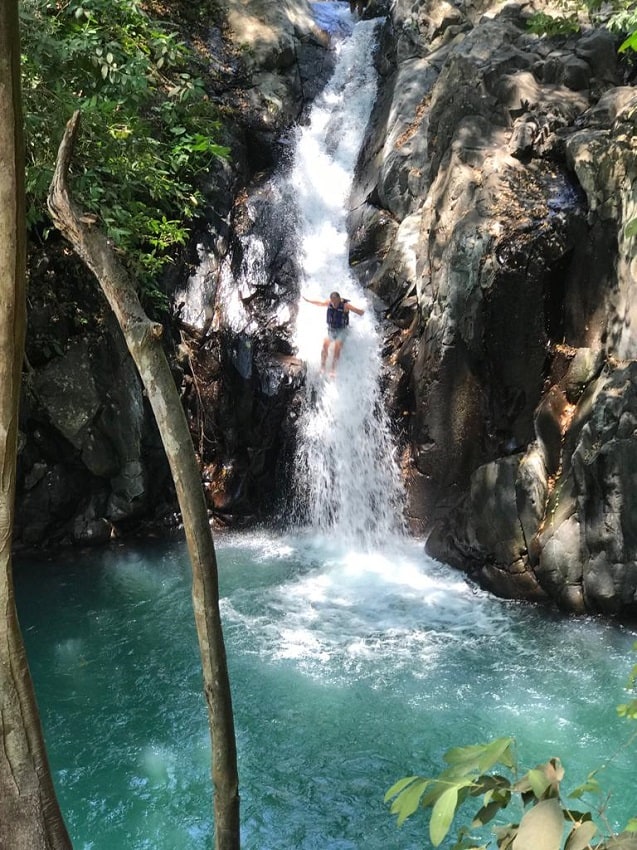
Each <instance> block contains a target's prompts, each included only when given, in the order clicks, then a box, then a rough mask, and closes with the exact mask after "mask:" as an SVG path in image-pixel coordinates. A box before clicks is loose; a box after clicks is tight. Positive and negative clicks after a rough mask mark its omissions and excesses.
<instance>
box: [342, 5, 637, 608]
mask: <svg viewBox="0 0 637 850" xmlns="http://www.w3.org/2000/svg"><path fill="white" fill-rule="evenodd" d="M531 10H532V7H530V6H524V5H519V4H506V5H501V6H498V7H495V8H488V9H487V8H485V7H483V8H479V7H476V6H475V5H474V6H471V5H466V6H463V7H460V6H452V5H449V4H444V3H426V2H423V3H413V2H411V3H406V2H405V3H403V2H400V0H397V2H395V3H394V4H392V7H391V13H390V17H389V20H388V24H387V26H386V29H385V34H384V39H383V43H382V46H381V52H380V56H379V68H380V72H381V74H382V77H383V84H382V96H381V98H380V100H379V103H378V107H377V111H376V115H375V118H374V122H373V127H372V128H371V132H370V136H369V141H368V145H367V149H366V151H365V153H364V156H363V161H362V163H361V167H360V175H359V183H358V189H357V191H356V193H355V195H354V197H353V198H352V216H351V218H352V229H353V256H354V258H355V260H356V261H357V262H358V264H359V265H358V268H360V270H361V271H360V273H361V275H363V276H364V278H365V279H366V280H367V282H368V285H369V287H370V289H371V290H372V291H373V292H375V293H376V294H377V295H378V296H380V297H381V298H382V299H383V301H384V302H385V304H386V306H387V310H386V313H385V315H386V322H387V325H386V334H387V349H386V350H387V354H388V364H389V365H390V369H391V379H390V387H391V393H392V396H393V397H394V399H395V416H394V419H395V421H400V422H401V427H402V431H403V434H404V438H405V474H406V477H407V480H408V482H409V494H410V505H409V513H410V516H411V518H412V522H413V524H414V525H415V526H416V527H417V528H418V529H419V530H421V531H426V532H428V533H429V536H428V541H427V549H428V551H429V552H430V553H431V554H433V555H434V556H435V557H438V558H440V559H441V560H444V561H446V562H448V563H452V564H456V565H457V566H459V567H461V568H462V569H465V570H467V571H468V572H470V573H471V575H473V576H474V577H475V578H477V579H478V580H479V581H480V583H481V584H483V585H484V586H487V587H489V588H490V589H492V590H494V591H496V592H497V593H499V594H501V595H505V596H512V597H522V598H527V599H543V598H546V597H547V596H548V597H550V598H552V599H555V600H557V601H558V603H559V604H560V605H562V606H563V607H564V608H566V609H568V610H571V611H578V612H581V611H585V610H595V611H604V612H606V613H622V614H623V615H626V616H632V615H634V614H635V613H637V595H636V591H637V583H636V579H637V572H636V570H637V563H636V561H635V542H636V539H635V530H634V521H635V520H634V518H635V517H637V513H636V509H637V503H636V502H635V495H634V494H635V489H634V486H633V481H634V473H635V470H636V469H637V467H636V465H635V464H636V462H637V441H635V436H636V434H635V431H634V425H635V407H634V402H633V396H634V392H633V389H632V387H633V385H634V384H633V380H632V378H633V374H634V372H633V369H634V364H633V363H632V362H631V361H632V359H633V358H634V350H635V334H634V330H633V321H632V320H633V315H632V311H633V309H634V308H633V307H632V306H631V299H630V296H629V292H630V291H631V288H632V287H633V286H634V280H635V277H634V275H635V271H636V269H637V260H636V259H635V240H634V236H632V235H630V234H631V230H630V228H627V226H626V225H627V224H628V222H629V221H631V220H632V219H633V218H634V216H635V208H636V199H637V196H636V194H635V178H636V174H637V172H636V169H635V166H636V159H635V157H636V153H637V147H636V144H635V129H636V125H635V122H636V120H637V97H636V90H635V89H634V88H633V87H632V86H630V85H625V84H624V83H625V80H624V79H623V76H622V75H623V73H624V72H623V69H622V68H621V67H620V64H619V62H618V57H617V52H616V51H617V46H618V41H616V40H615V39H614V38H613V37H612V35H610V34H609V33H608V32H607V31H605V30H604V29H598V30H594V29H590V28H589V29H587V28H584V29H583V31H582V33H581V34H578V35H577V36H575V37H571V38H569V39H566V38H560V39H547V38H539V37H537V36H535V35H532V34H531V33H530V32H529V30H528V28H527V26H526V23H527V19H528V15H529V12H530V11H531ZM371 234H373V242H374V244H373V246H372V247H371V250H370V235H371ZM401 415H402V420H401V419H400V417H401Z"/></svg>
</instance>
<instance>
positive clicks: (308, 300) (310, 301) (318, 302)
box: [301, 295, 330, 307]
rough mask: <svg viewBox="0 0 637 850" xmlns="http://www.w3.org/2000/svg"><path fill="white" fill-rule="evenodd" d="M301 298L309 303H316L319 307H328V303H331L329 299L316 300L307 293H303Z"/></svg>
mask: <svg viewBox="0 0 637 850" xmlns="http://www.w3.org/2000/svg"><path fill="white" fill-rule="evenodd" d="M301 298H302V299H303V300H304V301H307V303H308V304H316V306H317V307H327V305H328V304H329V303H330V302H329V300H328V299H326V300H325V301H314V300H313V299H312V298H306V297H305V295H302V296H301Z"/></svg>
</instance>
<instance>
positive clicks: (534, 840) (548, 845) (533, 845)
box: [512, 798, 564, 850]
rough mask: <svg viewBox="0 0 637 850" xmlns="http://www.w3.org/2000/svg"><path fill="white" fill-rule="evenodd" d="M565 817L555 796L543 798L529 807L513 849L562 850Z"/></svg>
mask: <svg viewBox="0 0 637 850" xmlns="http://www.w3.org/2000/svg"><path fill="white" fill-rule="evenodd" d="M563 832H564V818H563V817H562V807H561V806H560V804H559V801H558V800H556V799H555V798H553V799H551V800H542V801H541V802H539V803H538V804H537V805H536V806H533V808H532V809H529V810H528V811H527V812H526V814H525V815H524V817H523V818H522V820H521V821H520V826H519V829H518V834H517V835H516V837H515V840H514V841H513V844H512V850H560V848H561V846H562V834H563Z"/></svg>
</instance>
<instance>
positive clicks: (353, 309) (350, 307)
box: [345, 301, 365, 316]
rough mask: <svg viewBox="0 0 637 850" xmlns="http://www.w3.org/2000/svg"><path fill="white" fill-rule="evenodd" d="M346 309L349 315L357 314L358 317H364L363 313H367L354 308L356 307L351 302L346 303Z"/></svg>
mask: <svg viewBox="0 0 637 850" xmlns="http://www.w3.org/2000/svg"><path fill="white" fill-rule="evenodd" d="M345 309H346V310H347V312H348V313H349V312H350V311H351V312H352V313H356V314H357V315H358V316H362V315H363V313H364V312H365V311H364V310H362V309H361V308H360V307H354V305H353V304H350V303H349V301H347V302H346V304H345Z"/></svg>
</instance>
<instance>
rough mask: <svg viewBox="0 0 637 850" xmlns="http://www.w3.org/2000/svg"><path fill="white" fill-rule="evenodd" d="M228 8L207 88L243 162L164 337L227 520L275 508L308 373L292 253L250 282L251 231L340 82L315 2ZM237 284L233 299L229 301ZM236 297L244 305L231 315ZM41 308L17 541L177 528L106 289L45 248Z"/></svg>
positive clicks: (280, 251)
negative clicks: (324, 96)
mask: <svg viewBox="0 0 637 850" xmlns="http://www.w3.org/2000/svg"><path fill="white" fill-rule="evenodd" d="M219 14H220V16H219V19H218V20H217V21H216V22H215V23H214V24H211V25H210V30H209V32H208V47H209V51H210V53H209V55H210V66H211V79H210V85H211V95H212V96H214V97H215V99H216V100H217V101H218V102H219V104H220V106H222V107H224V108H225V110H226V113H225V114H226V115H228V116H230V117H228V118H227V120H226V123H225V126H224V132H225V134H226V138H225V139H224V141H225V143H226V144H227V145H228V146H229V147H230V148H231V150H232V156H231V158H230V160H229V163H231V164H229V163H222V162H217V163H215V165H214V167H213V172H212V173H211V175H210V177H209V188H208V202H209V227H208V229H207V230H206V231H205V232H203V233H200V234H197V239H196V241H195V242H194V243H193V245H192V246H191V251H190V256H187V257H185V263H184V264H182V265H181V266H180V267H179V268H180V269H182V270H183V268H184V267H191V268H193V269H194V271H193V273H192V274H191V275H190V276H188V275H184V274H181V275H177V276H176V280H174V281H167V289H168V291H169V292H172V301H173V305H174V313H175V318H174V323H173V324H170V323H169V322H167V323H166V328H165V330H166V334H165V337H166V340H167V349H168V353H169V356H170V357H171V359H172V361H173V365H174V374H175V379H176V381H178V382H179V383H181V384H182V385H183V398H184V404H185V407H186V410H187V413H188V415H189V417H190V422H191V426H192V432H193V438H194V439H195V444H196V448H197V449H198V451H199V454H200V457H201V461H202V468H203V473H204V482H205V486H206V489H207V492H208V495H209V499H210V507H211V509H212V510H213V511H214V512H215V514H216V516H217V517H218V518H219V519H222V520H223V521H228V522H229V521H241V520H244V521H245V520H247V519H249V518H253V517H255V516H259V515H261V514H262V513H265V512H267V511H268V510H272V508H273V494H274V492H275V489H276V484H277V480H276V476H275V474H274V470H275V468H276V467H277V462H278V461H279V460H280V457H279V456H280V454H281V451H282V445H283V443H284V441H285V439H286V437H287V436H288V435H287V432H286V427H287V426H286V423H287V422H288V421H290V420H289V417H288V414H289V410H290V406H291V404H292V400H293V396H294V391H295V389H296V388H297V387H298V386H299V383H300V382H301V381H302V379H303V369H302V366H301V364H299V363H298V362H297V361H296V360H295V358H294V357H293V356H292V351H291V348H290V345H289V338H290V334H291V317H292V313H291V310H290V309H287V310H286V308H285V307H284V302H286V301H290V299H291V297H292V296H291V289H290V288H291V287H293V286H295V285H296V284H295V278H293V270H290V269H287V268H286V260H285V246H284V245H283V244H281V243H278V244H277V242H276V240H275V239H273V238H272V234H271V233H269V234H267V238H266V235H265V234H262V235H261V243H262V244H263V245H266V246H267V250H268V251H271V254H269V255H268V256H267V257H266V258H265V260H266V263H267V264H268V265H269V266H270V271H269V272H266V276H265V277H264V279H263V280H260V281H257V282H256V283H254V284H253V283H252V282H251V281H252V275H251V271H252V264H253V261H254V251H255V250H256V249H255V245H257V244H258V239H259V237H258V234H257V238H256V239H253V240H251V241H250V242H247V241H246V240H245V239H244V234H245V232H246V231H247V230H248V229H249V226H250V223H251V222H254V221H255V220H256V219H257V218H259V216H260V214H261V212H262V208H263V193H264V191H265V190H264V188H263V187H264V182H265V178H264V176H263V174H264V171H271V170H272V169H273V168H274V167H275V166H276V164H277V163H278V162H279V160H280V158H281V156H282V155H284V154H285V152H286V150H287V147H286V145H285V143H284V142H285V138H284V136H285V132H286V131H287V130H288V129H289V128H290V127H291V125H292V124H293V123H294V122H296V121H298V120H300V119H301V118H302V115H303V111H304V109H305V108H306V106H307V104H308V103H309V102H311V100H312V98H313V97H314V96H315V95H316V93H317V92H318V91H320V89H321V87H322V86H323V85H324V83H325V81H326V79H327V78H328V77H329V74H330V72H331V68H332V66H333V55H332V52H331V50H330V39H329V35H328V34H327V33H326V32H324V31H323V30H322V29H321V28H320V27H319V26H318V25H317V23H316V22H315V19H314V15H313V14H312V11H311V8H310V5H309V3H308V2H307V0H282V2H279V3H271V2H264V0H249V2H245V0H241V2H238V0H222V2H221V3H220V4H219ZM283 238H284V234H281V239H283ZM251 252H252V253H251ZM277 264H278V265H277ZM272 269H275V270H276V275H277V280H278V284H277V287H278V290H277V292H276V293H274V295H273V294H272V293H270V292H269V285H270V282H271V275H272V273H273V272H272ZM235 283H237V287H235ZM229 287H230V288H235V289H236V293H235V296H234V297H232V298H230V297H229V298H227V299H226V296H227V295H228V292H227V290H228V288H229ZM52 293H54V295H53V302H52ZM225 300H227V301H228V303H232V304H234V306H235V307H236V311H235V313H236V315H234V316H233V317H231V320H228V316H227V315H224V314H223V309H222V308H221V307H220V304H221V303H222V302H223V301H225ZM30 302H31V305H30V306H31V310H30V317H29V337H28V340H27V361H28V373H27V375H26V378H25V392H24V400H23V404H22V410H21V433H20V454H19V460H18V464H19V468H18V481H19V483H18V497H17V506H16V507H17V510H16V529H15V537H16V542H17V543H18V545H27V546H34V547H36V546H48V545H56V544H60V543H62V544H73V543H74V544H88V543H103V542H105V541H107V540H108V539H109V538H111V537H112V536H117V535H119V534H123V533H125V532H127V530H129V529H135V528H137V527H138V526H139V525H140V523H142V524H143V523H145V522H148V521H152V523H153V525H154V526H155V527H156V525H157V523H158V522H159V523H163V522H164V520H165V522H166V523H167V524H168V525H172V524H174V521H175V510H176V506H175V500H174V494H173V489H172V484H171V481H170V475H169V472H168V468H167V464H166V461H165V458H164V454H163V450H162V448H161V444H160V441H159V438H158V434H157V432H156V428H155V426H154V422H153V419H152V414H150V412H149V410H148V407H147V405H146V402H145V400H144V397H143V393H142V388H141V384H140V382H139V379H138V377H137V375H136V373H135V370H134V367H133V364H132V362H131V360H130V358H129V356H128V354H127V352H126V350H125V347H124V344H123V341H122V339H121V334H120V331H119V328H117V326H116V324H115V323H114V321H113V320H112V318H110V317H109V313H108V310H107V309H106V308H105V304H104V303H103V300H102V298H101V296H100V294H99V292H98V291H97V286H96V284H95V282H94V281H93V280H87V275H86V272H85V271H84V270H83V269H82V268H81V266H79V264H78V263H77V262H76V261H75V260H74V259H73V258H68V259H66V260H65V261H64V263H62V264H60V265H58V266H56V265H55V262H54V261H53V260H51V259H50V258H49V257H38V256H37V254H34V257H33V260H32V268H31V292H30ZM80 316H81V317H83V318H81V319H80V318H78V317H80ZM86 317H90V318H89V319H87V318H86ZM277 317H278V318H277ZM81 322H86V326H85V325H83V324H81Z"/></svg>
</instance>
